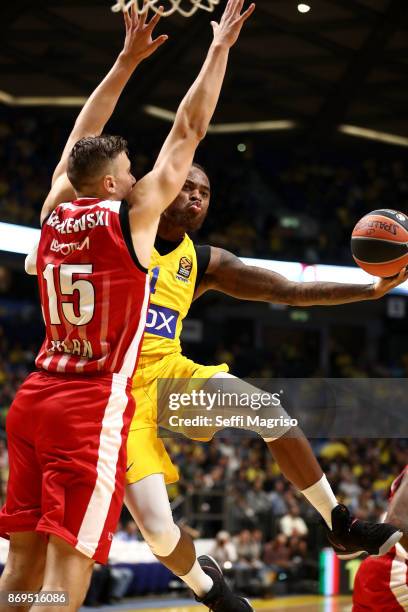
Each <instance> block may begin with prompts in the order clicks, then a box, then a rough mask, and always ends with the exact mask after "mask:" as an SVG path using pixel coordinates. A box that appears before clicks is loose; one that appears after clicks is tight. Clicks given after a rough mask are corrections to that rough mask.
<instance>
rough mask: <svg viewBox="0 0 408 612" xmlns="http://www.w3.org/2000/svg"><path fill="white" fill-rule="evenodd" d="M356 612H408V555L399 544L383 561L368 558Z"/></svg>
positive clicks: (362, 570)
mask: <svg viewBox="0 0 408 612" xmlns="http://www.w3.org/2000/svg"><path fill="white" fill-rule="evenodd" d="M407 471H408V465H407V466H406V467H405V468H404V470H403V471H402V472H401V474H400V475H399V476H398V478H396V479H395V480H394V482H393V484H392V486H391V493H390V500H391V499H392V498H393V497H394V495H395V493H396V492H397V491H398V488H399V486H400V484H401V482H402V479H403V478H404V476H405V474H406V473H407ZM353 604H354V605H353V612H368V611H370V612H399V611H400V610H408V554H407V553H406V552H405V550H404V549H403V547H402V546H400V545H399V544H397V546H395V547H394V548H392V549H391V550H390V551H389V552H388V553H387V554H386V555H384V556H383V557H368V558H367V559H366V560H365V561H363V563H362V564H361V565H360V567H359V569H358V572H357V575H356V579H355V582H354V594H353Z"/></svg>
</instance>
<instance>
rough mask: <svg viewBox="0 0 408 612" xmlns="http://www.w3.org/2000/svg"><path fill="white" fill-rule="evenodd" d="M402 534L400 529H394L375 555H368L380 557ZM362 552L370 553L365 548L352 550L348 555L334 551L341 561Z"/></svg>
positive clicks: (353, 557) (396, 542)
mask: <svg viewBox="0 0 408 612" xmlns="http://www.w3.org/2000/svg"><path fill="white" fill-rule="evenodd" d="M403 535H404V534H403V533H402V531H396V532H395V533H393V534H392V535H391V536H390V537H389V538H388V540H386V541H385V542H384V544H383V545H382V546H381V547H380V550H379V552H378V553H377V554H376V555H370V556H371V557H382V556H383V555H386V554H387V552H388V551H390V550H391V548H393V547H394V546H395V545H396V544H398V542H399V541H400V539H401V538H402V536H403ZM363 554H370V553H367V551H366V550H359V551H357V552H354V553H351V554H348V555H343V554H341V553H338V552H336V555H337V556H338V558H339V559H341V560H342V561H350V560H351V559H357V557H359V556H360V555H363Z"/></svg>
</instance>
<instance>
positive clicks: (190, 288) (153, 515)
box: [125, 165, 407, 612]
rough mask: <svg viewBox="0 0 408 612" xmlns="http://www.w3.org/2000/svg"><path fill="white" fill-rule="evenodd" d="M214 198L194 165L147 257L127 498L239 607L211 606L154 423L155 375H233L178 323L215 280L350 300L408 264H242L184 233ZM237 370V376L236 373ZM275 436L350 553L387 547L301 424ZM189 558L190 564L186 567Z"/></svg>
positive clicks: (290, 299)
mask: <svg viewBox="0 0 408 612" xmlns="http://www.w3.org/2000/svg"><path fill="white" fill-rule="evenodd" d="M209 202H210V183H209V179H208V177H207V175H206V173H205V171H204V170H203V168H201V167H200V166H198V165H193V166H192V168H191V170H190V173H189V175H188V178H187V181H186V183H185V185H184V187H183V189H182V191H181V193H180V195H179V196H178V197H177V199H176V200H175V202H174V203H173V204H172V205H170V207H169V208H168V209H167V210H166V211H165V212H164V213H163V215H162V217H161V220H160V224H159V229H158V236H157V239H156V243H155V249H154V251H153V256H152V260H151V265H150V275H151V305H150V310H149V314H148V318H147V326H146V330H145V338H144V342H143V346H142V352H141V357H140V362H139V370H138V372H137V375H136V377H135V379H134V395H135V397H136V402H137V409H136V413H135V417H134V419H133V423H132V426H131V431H130V434H129V439H128V471H127V484H128V486H127V488H126V497H125V499H126V505H127V507H128V509H129V510H130V512H131V513H132V515H133V517H134V519H135V520H136V522H137V524H138V526H139V528H140V530H141V532H142V534H143V536H144V538H145V539H146V541H147V542H148V544H149V545H150V547H151V549H152V551H153V553H154V554H155V555H156V557H157V558H158V559H159V560H160V561H162V562H163V563H164V564H165V565H166V566H167V567H168V568H169V569H171V570H172V571H173V572H174V573H176V574H177V575H179V576H180V577H181V578H182V579H183V580H184V581H185V582H186V583H187V584H188V585H189V586H190V587H191V588H192V589H193V591H194V592H195V594H196V598H197V599H198V600H199V601H202V602H203V603H204V604H206V605H208V606H209V607H210V609H214V610H217V612H218V611H219V612H221V611H224V610H229V609H231V610H233V609H234V608H228V606H225V605H220V606H219V607H217V608H212V607H211V605H212V603H211V591H210V594H209V596H208V595H207V591H208V583H207V581H206V575H205V573H204V572H202V570H201V567H200V566H203V567H205V566H208V565H210V564H211V563H212V561H211V560H210V559H209V558H208V557H203V558H200V559H199V560H198V562H197V560H196V557H195V551H194V547H193V545H192V542H191V539H189V537H188V535H187V534H185V533H184V532H183V531H182V530H180V529H179V528H178V527H177V526H176V525H175V524H174V522H173V518H172V514H171V509H170V504H169V501H168V497H167V492H166V488H165V484H168V483H172V482H175V481H176V480H177V479H178V472H177V468H176V467H175V466H174V465H173V463H172V462H171V460H170V458H169V456H168V454H167V452H166V450H165V447H164V445H163V442H162V440H161V439H160V438H157V429H156V425H157V405H156V387H157V379H159V378H170V379H171V378H184V379H186V378H199V379H212V378H217V377H229V376H230V375H229V374H227V372H228V366H227V365H226V364H222V365H218V366H203V365H200V364H197V363H194V362H193V361H191V360H190V359H188V358H187V357H185V356H184V355H183V354H182V351H181V345H180V333H181V329H182V323H183V320H184V318H185V317H186V315H187V313H188V311H189V308H190V306H191V303H192V301H193V299H195V298H197V297H199V296H200V295H202V294H203V293H204V292H205V291H207V290H209V289H215V290H218V291H222V292H223V293H226V294H228V295H231V296H233V297H237V298H241V299H247V300H258V301H267V302H275V303H283V304H290V305H302V306H311V305H335V304H345V303H348V302H356V301H361V300H369V299H377V298H380V297H381V296H383V295H384V294H385V293H386V292H387V291H389V290H390V289H392V288H394V287H396V286H397V285H398V284H399V283H401V282H403V281H405V280H406V278H407V273H406V272H405V270H404V271H401V273H400V275H399V276H398V277H397V278H394V279H387V280H384V279H379V280H378V281H377V282H376V283H374V284H372V285H351V284H350V285H349V284H338V283H321V282H314V283H293V282H290V281H288V280H287V279H285V278H284V277H282V276H280V275H279V274H276V273H274V272H271V271H269V270H265V269H262V268H254V267H249V266H246V265H244V264H243V263H242V262H241V261H240V260H239V259H238V258H237V257H235V256H234V255H233V254H232V253H228V252H227V251H225V250H223V249H219V248H215V247H209V246H197V245H196V244H194V243H193V241H192V240H191V238H190V237H189V235H188V233H190V232H193V231H196V230H198V229H199V228H200V227H201V225H202V223H203V222H204V219H205V217H206V215H207V211H208V206H209ZM230 379H232V377H230ZM233 380H234V384H237V379H233ZM224 382H225V381H223V384H224ZM239 384H240V385H243V386H245V385H246V383H243V382H240V383H239ZM246 388H247V389H248V388H249V385H246ZM251 389H253V387H252V388H251ZM234 390H236V388H234ZM258 391H259V390H258ZM279 435H280V437H278V436H279ZM277 437H278V439H274V440H271V439H266V440H265V441H266V442H267V444H268V447H269V449H270V451H271V452H272V454H273V456H274V457H275V459H276V460H277V462H278V464H279V466H280V468H281V470H282V472H283V473H284V474H285V476H286V477H287V478H288V479H289V480H290V481H291V482H292V483H293V484H294V485H295V486H296V487H297V488H298V489H299V490H301V491H302V493H303V494H304V495H305V497H306V498H307V499H308V500H309V502H310V503H311V504H312V505H313V506H314V507H315V508H316V510H317V511H318V512H320V514H321V515H322V517H323V518H324V520H325V522H326V524H327V526H328V528H329V529H330V530H331V531H330V535H329V539H330V541H331V542H332V544H333V545H334V547H335V549H336V551H338V552H339V553H340V554H342V555H343V556H347V557H350V556H356V555H357V553H359V552H360V551H363V550H364V551H367V552H369V553H371V554H377V553H379V552H381V553H382V554H383V553H385V552H386V551H387V550H389V548H390V547H391V546H392V544H393V543H394V542H395V541H397V540H398V539H399V538H400V537H401V533H400V532H398V530H396V529H395V528H392V527H390V526H388V525H385V526H382V527H381V526H380V527H379V526H377V525H372V524H367V523H366V524H364V525H362V524H361V522H360V521H354V523H353V524H352V518H351V517H350V515H349V514H348V511H347V509H345V508H344V507H343V506H341V505H339V504H338V502H337V500H336V498H335V496H334V494H333V492H332V490H331V487H330V485H329V483H328V481H327V479H326V477H325V476H324V474H323V472H322V470H321V468H320V466H319V465H318V463H317V461H316V459H315V457H314V455H313V453H312V450H311V448H310V445H309V443H308V442H307V440H306V439H305V438H304V436H303V435H302V433H301V432H296V435H295V437H294V436H293V429H292V430H291V437H288V436H286V435H285V432H281V433H280V434H277ZM351 525H352V526H351ZM187 567H190V568H191V569H190V570H189V572H188V573H184V574H183V573H182V571H183V569H184V571H185V569H186V568H187Z"/></svg>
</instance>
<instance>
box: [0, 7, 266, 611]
mask: <svg viewBox="0 0 408 612" xmlns="http://www.w3.org/2000/svg"><path fill="white" fill-rule="evenodd" d="M243 3H244V0H229V1H228V3H227V6H226V9H225V12H224V14H223V16H222V18H221V21H220V23H219V24H217V23H215V22H212V26H213V30H214V38H213V42H212V44H211V46H210V49H209V52H208V55H207V58H206V61H205V63H204V65H203V68H202V70H201V72H200V74H199V76H198V78H197V79H196V81H195V83H194V84H193V86H192V87H191V89H190V90H189V92H188V93H187V95H186V97H185V98H184V100H183V102H182V103H181V105H180V107H179V110H178V112H177V115H176V118H175V122H174V125H173V128H172V130H171V132H170V134H169V136H168V138H167V139H166V141H165V143H164V145H163V148H162V150H161V152H160V154H159V157H158V159H157V161H156V164H155V166H154V168H153V170H152V171H151V172H150V173H149V174H148V175H146V176H145V177H144V178H143V179H141V180H140V181H139V182H138V183H137V184H136V181H135V179H134V177H133V176H132V174H131V167H130V162H129V159H128V156H127V147H126V142H125V141H124V140H123V139H122V138H121V137H112V136H97V137H95V136H93V135H91V134H93V133H94V130H95V131H96V132H99V131H100V130H101V129H102V127H103V125H104V123H105V122H106V121H107V119H108V118H109V116H110V114H111V113H112V111H113V109H114V106H115V104H116V102H117V99H118V97H119V95H120V93H121V91H122V90H123V88H124V86H125V84H126V82H127V81H128V79H129V78H130V76H131V74H132V72H133V71H134V69H135V56H134V53H133V51H134V49H133V47H132V41H133V37H134V35H135V33H136V31H137V30H138V29H140V28H142V29H143V30H145V28H146V29H147V30H148V26H145V24H144V20H143V19H142V20H139V18H138V17H137V15H136V13H135V12H134V13H133V15H132V16H131V17H126V18H125V19H126V24H127V33H128V35H127V38H126V43H125V50H124V53H123V54H121V56H120V57H119V59H118V62H117V63H116V64H115V66H114V68H113V70H112V71H111V72H110V73H109V75H108V76H107V77H106V79H105V80H104V81H103V82H102V84H101V85H100V86H99V88H98V89H97V90H96V92H95V93H94V94H93V96H92V97H91V98H90V100H89V101H88V103H87V104H86V105H85V107H84V109H83V110H82V112H81V114H80V116H79V118H78V120H77V123H76V125H75V127H74V130H73V132H72V134H71V136H70V139H69V141H68V143H67V146H66V148H65V150H64V153H63V156H62V159H61V161H60V163H59V165H58V167H57V169H56V172H55V173H54V177H53V184H52V188H51V191H50V193H49V195H48V197H47V199H46V201H45V204H44V206H43V209H42V212H41V223H42V232H41V239H40V244H39V248H38V255H37V274H38V278H39V288H40V298H41V304H42V308H43V313H44V319H45V324H46V340H45V342H44V344H43V346H42V348H41V350H40V353H39V355H38V357H37V360H36V365H37V367H38V368H39V371H38V372H35V373H33V374H31V375H30V376H29V377H28V379H27V380H26V381H25V382H24V384H23V385H22V387H21V388H20V390H19V392H18V393H17V395H16V398H15V401H14V402H13V405H12V407H11V409H10V411H9V414H8V417H7V434H8V443H9V456H10V477H9V483H8V490H7V499H6V504H5V506H4V507H3V509H2V511H1V513H0V533H1V535H4V536H6V537H10V552H9V556H8V560H7V564H6V568H5V571H4V573H3V576H2V578H1V581H0V589H1V590H2V591H6V592H7V591H23V590H38V589H39V588H40V586H42V589H43V590H44V591H62V590H64V591H67V592H68V596H69V604H68V606H67V605H64V603H65V602H63V601H62V600H61V601H59V602H57V605H55V606H53V607H54V609H58V610H59V609H60V610H76V609H77V608H78V607H79V606H80V604H81V603H82V601H83V598H84V596H85V593H86V589H87V586H88V584H89V579H90V575H91V571H92V566H93V563H94V561H98V562H102V563H103V562H106V560H107V556H108V552H109V547H110V541H111V539H112V533H113V531H114V530H115V527H116V523H117V520H118V516H119V512H120V509H121V504H122V498H123V485H124V474H125V469H126V453H125V441H126V437H127V432H128V427H129V423H130V419H131V417H132V415H133V412H134V402H133V401H132V396H131V394H130V388H131V377H132V375H133V374H134V371H135V367H136V362H137V357H138V353H139V350H140V344H141V339H142V335H143V330H144V326H145V319H146V311H147V306H148V299H149V277H148V275H147V267H148V265H149V261H150V255H151V251H152V248H153V244H154V239H155V235H156V231H157V226H158V223H159V218H160V214H161V213H162V212H163V210H164V209H165V208H166V207H167V206H168V205H169V204H170V202H172V201H173V200H174V198H175V197H176V195H177V193H178V192H179V191H180V189H181V187H182V185H183V183H184V180H185V178H186V176H187V174H188V170H189V168H190V165H191V162H192V158H193V155H194V152H195V150H196V148H197V146H198V144H199V142H200V140H201V139H202V138H203V137H204V136H205V133H206V130H207V128H208V124H209V121H210V119H211V117H212V115H213V112H214V109H215V106H216V103H217V100H218V97H219V93H220V90H221V85H222V82H223V78H224V75H225V70H226V66H227V60H228V54H229V49H230V48H231V47H232V46H233V45H234V44H235V42H236V41H237V39H238V36H239V33H240V31H241V28H242V26H243V24H244V22H245V21H246V19H247V18H248V17H249V16H250V15H251V13H252V12H253V10H254V8H255V7H254V5H251V6H250V7H249V8H248V9H247V10H246V11H245V12H244V13H243V14H242V15H241V10H242V7H243ZM153 24H154V20H153ZM146 38H147V39H148V40H147V42H146V45H145V46H146V48H147V49H149V50H152V48H153V47H154V45H155V44H156V45H157V46H158V45H159V44H160V40H159V41H156V43H153V42H151V41H150V33H149V31H147V36H146ZM162 40H163V39H162ZM96 115H98V118H99V120H101V122H100V125H98V126H95V119H94V118H95V116H96ZM84 136H85V137H84ZM78 138H80V140H79V141H78ZM75 143H76V144H75ZM71 149H72V150H71ZM72 186H73V187H74V189H75V192H76V199H75V200H73V201H71V202H68V203H64V204H61V202H63V201H64V200H65V198H66V194H67V193H69V192H70V190H71V189H72ZM125 200H127V202H128V207H127V205H126V204H125ZM44 535H45V536H47V537H48V541H46V540H44V539H43V536H44ZM58 604H59V605H58ZM6 607H7V606H6V605H5V606H4V608H6ZM37 607H38V608H39V610H42V607H44V610H45V609H46V606H41V605H40V606H37Z"/></svg>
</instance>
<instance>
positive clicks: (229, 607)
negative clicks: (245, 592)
mask: <svg viewBox="0 0 408 612" xmlns="http://www.w3.org/2000/svg"><path fill="white" fill-rule="evenodd" d="M198 562H199V564H200V565H201V567H202V569H203V571H204V572H205V573H206V574H207V575H208V576H210V578H212V581H213V583H214V584H213V586H212V588H211V591H210V592H209V593H207V595H206V596H205V597H203V598H202V599H199V598H198V597H197V596H196V601H198V602H199V603H202V604H204V605H205V606H207V608H209V609H210V610H213V612H254V610H253V608H252V606H251V605H250V603H249V601H248V600H246V599H244V598H243V597H238V596H237V595H234V593H233V592H232V591H231V589H230V588H229V586H228V585H227V583H226V581H225V578H224V576H223V574H222V571H221V568H220V566H219V565H218V563H217V562H216V561H215V560H214V559H213V558H212V557H209V556H208V555H202V556H201V557H198Z"/></svg>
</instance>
